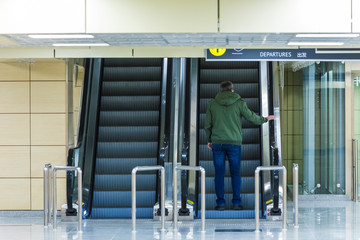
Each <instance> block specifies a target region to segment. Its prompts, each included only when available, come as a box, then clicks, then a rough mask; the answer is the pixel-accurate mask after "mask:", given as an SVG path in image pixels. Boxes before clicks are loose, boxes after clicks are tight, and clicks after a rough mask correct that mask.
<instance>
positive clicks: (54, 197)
mask: <svg viewBox="0 0 360 240" xmlns="http://www.w3.org/2000/svg"><path fill="white" fill-rule="evenodd" d="M57 170H64V171H77V174H78V202H79V205H78V206H79V208H78V217H79V220H78V231H79V232H82V171H81V168H79V167H66V166H55V167H54V170H53V229H56V211H57V203H56V197H57V196H56V171H57Z"/></svg>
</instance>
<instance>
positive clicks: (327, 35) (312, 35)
mask: <svg viewBox="0 0 360 240" xmlns="http://www.w3.org/2000/svg"><path fill="white" fill-rule="evenodd" d="M296 37H299V38H355V37H359V34H357V33H324V34H321V33H304V34H296Z"/></svg>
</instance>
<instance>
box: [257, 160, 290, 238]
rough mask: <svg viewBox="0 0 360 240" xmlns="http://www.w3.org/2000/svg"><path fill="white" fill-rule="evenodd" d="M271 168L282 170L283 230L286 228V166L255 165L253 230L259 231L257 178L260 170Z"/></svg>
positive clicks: (269, 169)
mask: <svg viewBox="0 0 360 240" xmlns="http://www.w3.org/2000/svg"><path fill="white" fill-rule="evenodd" d="M272 170H279V171H282V172H283V179H282V180H283V225H282V227H283V230H286V198H287V196H286V195H287V194H286V185H287V183H286V176H287V174H286V168H285V167H284V166H260V167H257V168H256V170H255V232H259V231H260V230H259V228H260V227H259V226H260V223H259V221H260V220H259V215H260V210H259V182H260V181H259V178H260V176H259V175H260V171H272Z"/></svg>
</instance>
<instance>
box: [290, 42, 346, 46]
mask: <svg viewBox="0 0 360 240" xmlns="http://www.w3.org/2000/svg"><path fill="white" fill-rule="evenodd" d="M288 45H290V46H320V45H321V46H341V45H344V43H343V42H289V43H288Z"/></svg>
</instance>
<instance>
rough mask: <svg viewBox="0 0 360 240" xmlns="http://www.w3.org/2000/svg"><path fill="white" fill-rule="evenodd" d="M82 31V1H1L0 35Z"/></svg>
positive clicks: (83, 7)
mask: <svg viewBox="0 0 360 240" xmlns="http://www.w3.org/2000/svg"><path fill="white" fill-rule="evenodd" d="M80 32H85V0H61V1H58V0H31V1H30V0H1V1H0V34H7V33H8V34H10V33H80Z"/></svg>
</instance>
